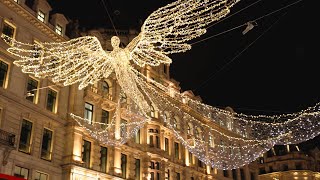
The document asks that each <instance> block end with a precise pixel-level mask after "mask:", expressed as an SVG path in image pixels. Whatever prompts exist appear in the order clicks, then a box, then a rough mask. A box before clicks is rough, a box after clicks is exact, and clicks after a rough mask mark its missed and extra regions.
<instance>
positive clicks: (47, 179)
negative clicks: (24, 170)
mask: <svg viewBox="0 0 320 180" xmlns="http://www.w3.org/2000/svg"><path fill="white" fill-rule="evenodd" d="M37 173H39V174H40V179H36V177H35V179H34V180H41V175H42V174H43V175H46V176H47V178H46V180H49V174H48V173H45V172H41V171H38V170H36V171H35V175H34V176H36V174H37Z"/></svg>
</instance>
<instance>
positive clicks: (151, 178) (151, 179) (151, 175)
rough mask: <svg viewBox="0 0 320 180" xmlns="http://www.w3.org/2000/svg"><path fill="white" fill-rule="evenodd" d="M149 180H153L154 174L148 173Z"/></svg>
mask: <svg viewBox="0 0 320 180" xmlns="http://www.w3.org/2000/svg"><path fill="white" fill-rule="evenodd" d="M150 180H154V172H150Z"/></svg>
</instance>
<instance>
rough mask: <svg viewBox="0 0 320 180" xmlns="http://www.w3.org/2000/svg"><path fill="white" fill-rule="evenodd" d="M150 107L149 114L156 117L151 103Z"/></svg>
mask: <svg viewBox="0 0 320 180" xmlns="http://www.w3.org/2000/svg"><path fill="white" fill-rule="evenodd" d="M150 108H151V111H150V116H151V117H153V118H154V117H156V111H155V110H154V107H153V106H152V105H151V106H150Z"/></svg>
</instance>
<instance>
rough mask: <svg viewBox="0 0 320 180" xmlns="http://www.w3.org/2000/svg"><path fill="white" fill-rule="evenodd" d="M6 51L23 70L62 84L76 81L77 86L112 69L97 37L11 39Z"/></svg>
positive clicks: (110, 60) (106, 75) (95, 78)
mask: <svg viewBox="0 0 320 180" xmlns="http://www.w3.org/2000/svg"><path fill="white" fill-rule="evenodd" d="M11 43H12V44H13V46H12V47H10V48H8V52H10V53H11V54H13V55H15V56H18V57H19V58H20V60H16V61H14V64H15V65H17V66H20V67H21V68H22V71H23V72H24V73H30V74H34V75H35V76H36V77H39V78H45V77H48V78H51V79H52V81H53V82H62V83H63V84H64V85H65V86H67V85H71V84H74V83H77V82H80V85H79V89H82V88H84V87H86V86H87V85H88V84H93V83H94V82H96V81H98V80H99V79H101V78H103V77H105V78H106V77H108V76H109V75H110V73H111V72H112V71H113V67H112V63H111V62H112V58H111V57H110V56H109V55H108V54H107V53H106V52H105V51H104V50H103V49H102V47H101V44H100V42H99V40H98V39H97V38H96V37H93V36H84V37H80V38H76V39H72V40H69V41H66V42H60V43H35V44H26V43H22V42H18V41H15V40H12V42H11Z"/></svg>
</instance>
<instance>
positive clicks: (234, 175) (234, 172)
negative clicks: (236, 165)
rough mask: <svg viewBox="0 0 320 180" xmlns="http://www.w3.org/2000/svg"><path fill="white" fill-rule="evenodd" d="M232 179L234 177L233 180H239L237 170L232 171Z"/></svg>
mask: <svg viewBox="0 0 320 180" xmlns="http://www.w3.org/2000/svg"><path fill="white" fill-rule="evenodd" d="M232 177H233V180H238V175H237V170H236V169H232Z"/></svg>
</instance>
